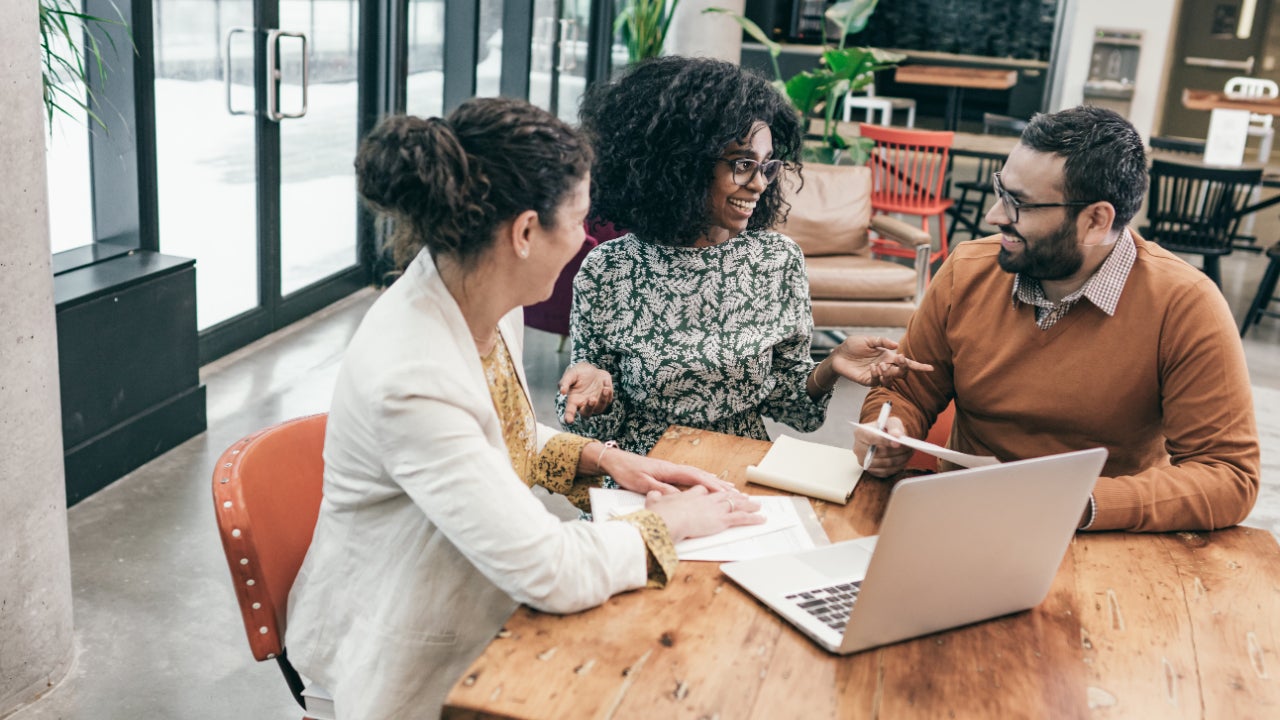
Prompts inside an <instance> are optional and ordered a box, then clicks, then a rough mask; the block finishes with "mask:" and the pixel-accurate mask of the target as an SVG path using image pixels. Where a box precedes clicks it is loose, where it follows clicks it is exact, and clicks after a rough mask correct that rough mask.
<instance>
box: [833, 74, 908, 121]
mask: <svg viewBox="0 0 1280 720" xmlns="http://www.w3.org/2000/svg"><path fill="white" fill-rule="evenodd" d="M855 108H856V109H861V110H866V113H867V114H866V117H867V122H869V123H874V122H875V121H876V119H875V114H876V113H877V112H879V113H880V124H881V125H892V124H893V111H894V110H906V111H907V124H906V126H907V127H909V128H913V127H915V126H916V101H915V100H913V99H912V98H904V97H886V96H884V95H877V94H876V84H875V83H868V84H867V85H866V86H865V87H863V89H862V90H861V91H860V92H859V93H854V92H847V93H845V94H844V121H845V122H851V121H852V120H853V111H854V109H855Z"/></svg>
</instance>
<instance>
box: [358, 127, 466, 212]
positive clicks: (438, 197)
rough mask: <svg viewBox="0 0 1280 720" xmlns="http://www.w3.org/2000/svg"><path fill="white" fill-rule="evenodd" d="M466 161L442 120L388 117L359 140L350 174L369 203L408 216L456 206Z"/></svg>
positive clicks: (455, 138) (454, 137)
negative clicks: (428, 209)
mask: <svg viewBox="0 0 1280 720" xmlns="http://www.w3.org/2000/svg"><path fill="white" fill-rule="evenodd" d="M468 165H469V163H468V161H467V153H466V151H465V150H464V149H463V148H462V145H461V143H460V142H459V141H458V137H457V135H456V134H455V133H454V132H453V130H452V128H450V127H449V124H448V123H447V122H445V121H444V120H443V119H441V118H427V119H423V118H420V117H415V116H412V115H393V116H390V117H388V118H386V119H385V120H383V121H382V122H381V123H379V124H378V126H377V127H376V128H374V129H373V130H372V131H371V132H370V133H369V134H368V135H367V136H366V137H365V139H364V141H363V142H362V143H361V144H360V151H359V153H358V154H357V155H356V178H357V182H358V188H359V192H360V195H361V197H363V198H364V199H365V200H366V201H368V202H369V203H370V204H372V205H374V206H375V207H377V208H379V209H381V210H384V211H386V212H388V213H391V214H393V215H398V216H401V217H405V218H414V217H415V216H417V215H419V214H420V213H421V212H422V211H423V209H424V207H425V208H431V209H433V210H434V211H436V212H450V211H452V210H455V209H457V207H458V204H459V202H460V201H462V200H463V197H464V196H465V194H466V193H465V190H464V188H463V186H464V185H465V184H466V183H467V178H468V176H469V174H470V173H469V168H468ZM424 200H425V201H426V202H424ZM433 214H434V213H433Z"/></svg>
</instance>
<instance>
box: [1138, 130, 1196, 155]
mask: <svg viewBox="0 0 1280 720" xmlns="http://www.w3.org/2000/svg"><path fill="white" fill-rule="evenodd" d="M1204 143H1205V141H1204V140H1197V139H1196V138H1188V137H1176V136H1173V135H1152V136H1151V143H1150V144H1151V149H1152V150H1164V151H1165V152H1174V153H1181V154H1185V155H1199V156H1203V155H1204Z"/></svg>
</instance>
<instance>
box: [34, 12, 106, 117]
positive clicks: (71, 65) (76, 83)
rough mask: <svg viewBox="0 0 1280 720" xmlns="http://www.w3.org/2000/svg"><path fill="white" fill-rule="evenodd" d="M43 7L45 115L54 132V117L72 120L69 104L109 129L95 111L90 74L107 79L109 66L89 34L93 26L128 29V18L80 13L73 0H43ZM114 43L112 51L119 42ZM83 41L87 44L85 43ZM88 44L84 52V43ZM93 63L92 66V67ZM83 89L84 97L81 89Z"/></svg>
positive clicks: (42, 44) (42, 65) (41, 28)
mask: <svg viewBox="0 0 1280 720" xmlns="http://www.w3.org/2000/svg"><path fill="white" fill-rule="evenodd" d="M39 3H40V4H39V7H40V21H39V26H40V51H41V67H40V81H41V85H42V87H43V92H44V108H45V114H46V115H47V117H48V120H49V126H50V130H52V128H53V114H54V113H55V112H61V113H64V114H66V115H68V116H71V114H72V113H71V109H70V108H69V107H68V105H67V103H68V102H70V103H73V104H75V105H76V106H78V107H79V108H80V109H82V110H84V112H85V113H86V114H87V116H88V117H89V118H90V119H92V120H93V121H94V122H96V123H97V124H98V125H99V126H101V127H102V128H103V129H106V127H107V126H106V125H105V124H104V123H103V122H102V118H100V117H98V115H97V113H95V112H94V111H93V108H92V105H93V104H94V103H93V102H92V100H93V91H92V90H91V89H90V87H89V72H90V71H95V72H97V74H98V77H99V79H102V80H105V79H106V76H107V63H106V60H105V58H104V56H103V48H102V46H101V45H99V44H98V38H97V34H96V33H92V32H86V30H87V29H88V28H89V27H90V26H91V25H120V26H122V27H124V26H125V22H124V15H123V14H121V13H120V9H119V8H116V14H117V15H119V16H120V19H119V20H109V19H107V18H101V17H97V16H95V15H87V14H85V13H83V12H80V11H79V10H78V9H77V6H76V5H75V4H74V3H72V2H71V0H39ZM107 38H108V39H109V40H110V43H111V49H112V51H115V50H116V47H115V40H113V39H111V36H110V35H109V34H108V35H107ZM81 39H83V40H81ZM82 42H83V43H85V45H84V50H85V51H84V52H83V53H82V52H81V43H82ZM89 62H92V65H90V64H89ZM81 88H83V90H84V96H83V97H82V96H81V95H80V92H79V89H81Z"/></svg>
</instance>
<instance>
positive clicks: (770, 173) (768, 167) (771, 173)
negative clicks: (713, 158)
mask: <svg viewBox="0 0 1280 720" xmlns="http://www.w3.org/2000/svg"><path fill="white" fill-rule="evenodd" d="M720 162H723V163H728V164H729V167H731V168H733V182H734V183H736V184H737V185H738V186H739V187H746V186H747V185H750V184H751V181H752V180H754V179H755V177H756V173H760V175H761V177H763V178H764V184H765V185H768V184H769V183H771V182H773V181H774V180H776V179H777V178H778V173H780V172H782V164H783V163H782V161H781V160H766V161H764V162H757V161H755V160H751V159H750V158H720Z"/></svg>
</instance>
